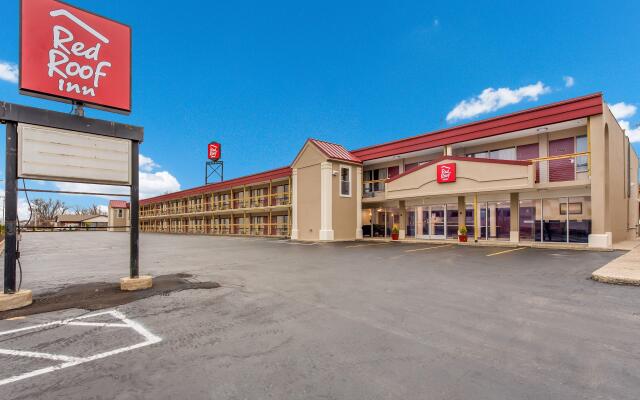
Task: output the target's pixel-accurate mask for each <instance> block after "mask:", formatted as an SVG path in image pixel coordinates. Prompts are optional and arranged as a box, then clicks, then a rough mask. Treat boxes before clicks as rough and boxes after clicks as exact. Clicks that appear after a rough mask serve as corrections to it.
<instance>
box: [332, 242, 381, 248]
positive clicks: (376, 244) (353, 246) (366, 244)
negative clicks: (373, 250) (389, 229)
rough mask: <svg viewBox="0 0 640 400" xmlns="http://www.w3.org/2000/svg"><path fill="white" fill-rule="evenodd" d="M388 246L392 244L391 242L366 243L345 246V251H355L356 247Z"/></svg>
mask: <svg viewBox="0 0 640 400" xmlns="http://www.w3.org/2000/svg"><path fill="white" fill-rule="evenodd" d="M387 244H391V243H390V242H382V243H364V244H354V245H351V246H345V247H344V248H345V249H353V248H356V247H367V246H383V245H387Z"/></svg>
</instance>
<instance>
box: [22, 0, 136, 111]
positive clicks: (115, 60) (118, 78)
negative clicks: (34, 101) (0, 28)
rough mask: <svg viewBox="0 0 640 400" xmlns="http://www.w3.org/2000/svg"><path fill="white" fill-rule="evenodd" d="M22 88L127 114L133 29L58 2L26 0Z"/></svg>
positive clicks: (58, 98)
mask: <svg viewBox="0 0 640 400" xmlns="http://www.w3.org/2000/svg"><path fill="white" fill-rule="evenodd" d="M20 92H21V93H22V94H28V95H32V96H36V97H44V98H48V99H52V100H59V101H64V102H67V103H76V104H83V105H87V106H89V107H94V108H99V109H104V110H107V111H115V112H119V113H124V114H128V113H129V112H130V111H131V28H130V27H129V26H127V25H124V24H121V23H119V22H115V21H112V20H110V19H108V18H105V17H102V16H99V15H96V14H93V13H90V12H88V11H85V10H82V9H79V8H76V7H72V6H70V5H68V4H65V3H62V2H60V1H57V0H22V1H21V10H20Z"/></svg>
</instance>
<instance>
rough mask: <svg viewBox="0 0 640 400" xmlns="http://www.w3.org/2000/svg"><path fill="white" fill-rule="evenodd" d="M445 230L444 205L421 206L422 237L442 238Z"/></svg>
mask: <svg viewBox="0 0 640 400" xmlns="http://www.w3.org/2000/svg"><path fill="white" fill-rule="evenodd" d="M446 232H447V218H446V213H445V206H444V205H441V206H440V205H439V206H425V207H422V236H421V237H422V238H423V239H444V238H445V237H446Z"/></svg>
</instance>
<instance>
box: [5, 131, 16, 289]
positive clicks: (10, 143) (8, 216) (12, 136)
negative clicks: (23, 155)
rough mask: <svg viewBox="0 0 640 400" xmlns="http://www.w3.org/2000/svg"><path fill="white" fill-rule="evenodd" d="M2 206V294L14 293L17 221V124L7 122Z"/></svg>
mask: <svg viewBox="0 0 640 400" xmlns="http://www.w3.org/2000/svg"><path fill="white" fill-rule="evenodd" d="M6 146H7V147H6V152H7V156H6V157H7V158H6V164H5V170H4V172H5V180H4V184H5V205H4V221H5V222H4V223H5V234H4V293H5V294H12V293H15V291H16V243H17V232H16V229H17V221H18V124H17V123H15V122H8V121H7V141H6Z"/></svg>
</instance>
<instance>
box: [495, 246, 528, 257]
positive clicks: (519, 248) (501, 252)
mask: <svg viewBox="0 0 640 400" xmlns="http://www.w3.org/2000/svg"><path fill="white" fill-rule="evenodd" d="M524 249H526V247H518V248H515V249H509V250H502V251H498V252H496V253H491V254H487V257H491V256H497V255H500V254H505V253H511V252H512V251H518V250H524Z"/></svg>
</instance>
